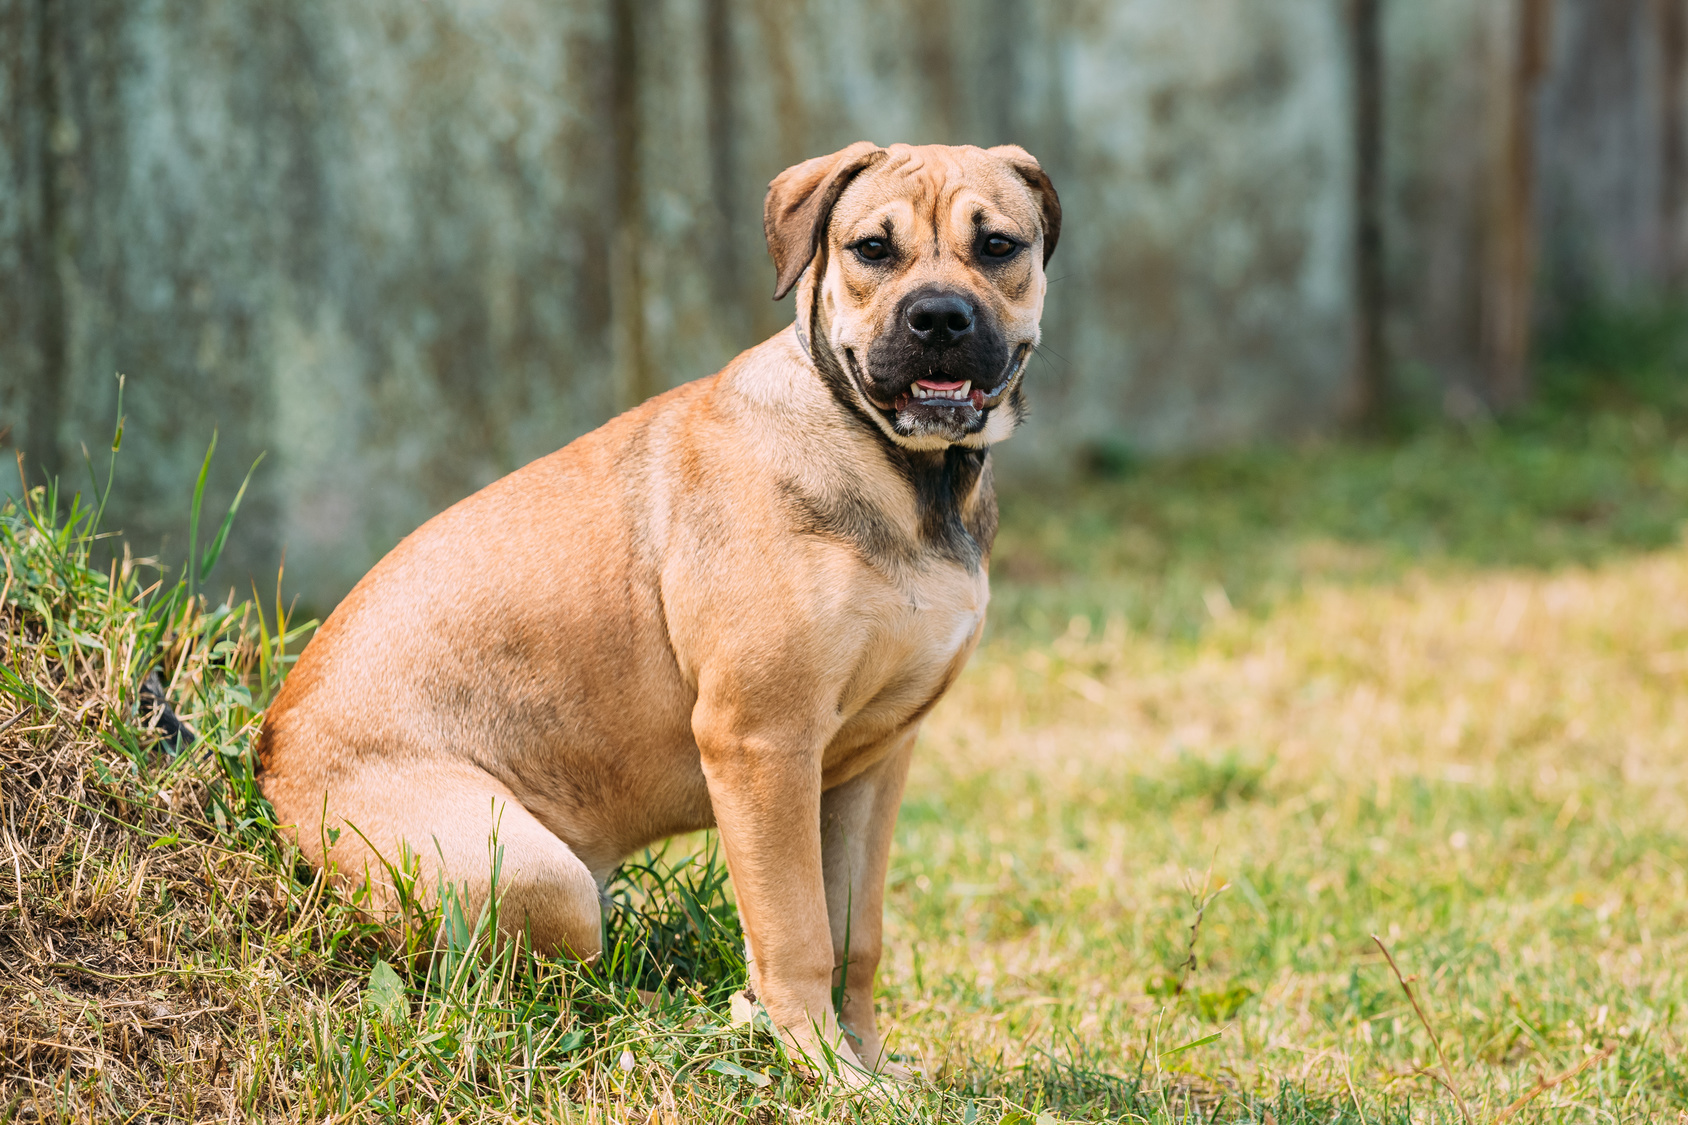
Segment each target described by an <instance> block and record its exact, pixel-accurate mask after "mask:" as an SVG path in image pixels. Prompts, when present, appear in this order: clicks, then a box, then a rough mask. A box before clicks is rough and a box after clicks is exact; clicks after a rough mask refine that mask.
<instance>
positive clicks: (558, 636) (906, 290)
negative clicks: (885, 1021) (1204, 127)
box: [259, 142, 1061, 1069]
mask: <svg viewBox="0 0 1688 1125" xmlns="http://www.w3.org/2000/svg"><path fill="white" fill-rule="evenodd" d="M1060 216H1061V212H1060V204H1059V203H1058V201H1057V199H1056V195H1055V190H1054V188H1053V187H1052V186H1051V185H1050V182H1049V179H1048V177H1047V176H1045V175H1044V173H1043V172H1042V170H1041V169H1040V168H1039V167H1038V165H1037V162H1036V161H1035V160H1033V159H1032V158H1031V157H1030V156H1029V155H1027V154H1026V153H1025V152H1024V151H1023V150H1021V149H1018V148H1014V147H1011V146H1006V147H1002V148H993V149H989V150H981V149H977V148H946V147H938V146H934V147H927V148H911V147H908V146H906V145H894V146H892V147H891V148H889V149H881V148H878V147H876V146H874V145H872V144H868V143H866V142H862V143H859V144H854V145H851V146H850V147H849V148H847V149H844V150H843V151H842V152H838V153H834V154H833V155H831V156H824V157H820V158H818V159H815V160H810V161H807V162H805V163H803V164H799V165H797V166H796V167H794V168H790V169H787V170H786V171H785V172H784V173H782V174H781V175H780V176H779V178H778V179H776V180H774V182H773V184H772V187H771V189H770V191H769V193H768V200H767V210H766V218H767V234H768V246H769V249H770V251H771V252H772V254H773V259H774V264H775V266H776V268H777V270H778V274H779V282H778V292H777V293H776V294H775V296H776V298H778V297H782V296H784V295H785V294H786V293H787V292H788V291H790V290H791V289H792V288H793V287H794V286H795V287H796V290H797V318H796V324H795V325H794V326H793V327H792V328H791V329H788V330H786V331H784V332H781V333H779V334H778V335H776V336H774V337H773V338H772V339H770V340H768V341H766V342H764V343H762V344H760V345H758V346H757V347H755V348H752V349H750V350H749V351H747V352H745V353H744V354H743V355H740V356H739V357H738V358H737V359H735V360H734V361H733V362H732V363H731V364H729V365H728V366H727V367H726V369H725V370H723V371H721V372H720V373H719V374H716V375H713V376H710V377H709V378H706V379H699V380H698V381H696V382H694V383H689V384H687V385H685V386H682V387H679V388H677V389H675V390H673V391H670V392H668V393H667V394H664V395H662V396H660V397H658V398H655V399H652V400H651V401H649V402H647V403H645V404H644V405H643V406H640V407H638V408H637V409H635V410H632V411H629V412H628V413H626V414H624V415H622V416H621V417H619V418H617V419H615V420H614V421H612V422H610V423H609V424H607V425H605V426H604V427H602V428H601V429H598V430H596V431H594V432H593V433H590V434H587V435H586V436H585V437H582V438H580V439H579V440H578V441H575V442H573V443H571V444H570V445H569V446H568V447H567V448H565V449H563V450H561V451H559V452H557V453H554V454H552V455H550V456H549V457H545V458H542V459H540V460H538V461H535V462H534V463H533V464H531V465H528V466H527V467H526V468H524V469H522V470H520V471H518V472H515V473H512V474H511V475H510V476H508V477H505V478H504V479H503V480H501V481H498V482H497V483H495V484H493V485H490V486H489V487H487V488H485V489H483V490H482V491H480V492H478V493H476V494H475V495H473V496H471V497H469V498H468V499H467V500H464V501H463V502H461V503H459V504H457V505H456V506H455V507H453V508H451V509H449V510H448V511H446V512H444V513H442V514H441V515H439V516H436V517H435V518H434V519H432V520H430V521H428V523H426V524H425V525H423V526H422V527H421V528H420V529H419V530H418V531H416V532H415V533H414V534H412V535H411V536H410V537H409V538H407V539H405V540H404V542H402V543H400V544H399V545H398V546H397V547H396V548H394V549H393V551H392V553H391V554H389V555H388V556H387V557H386V558H385V559H383V560H382V561H381V562H380V564H379V565H377V566H376V567H375V569H374V570H372V571H370V572H369V574H368V575H367V576H366V577H365V578H364V579H363V581H362V582H360V583H358V585H357V587H356V589H354V590H353V591H352V592H351V594H350V595H348V596H347V598H346V600H345V601H344V602H342V603H341V604H340V606H339V608H337V609H336V610H335V611H334V613H333V614H332V615H331V616H330V617H329V618H328V620H327V621H326V622H325V623H324V624H323V626H322V628H321V629H320V630H319V631H318V632H317V634H316V636H315V638H314V639H313V640H312V641H311V643H310V644H309V645H308V646H307V647H306V649H305V652H304V654H303V655H302V656H301V658H300V660H299V663H298V666H297V667H296V668H295V669H294V671H293V673H292V675H291V676H290V677H289V678H288V680H287V684H286V687H285V689H284V690H283V691H282V693H281V696H280V698H278V699H277V700H276V702H275V705H274V706H273V707H271V708H270V711H269V714H268V716H267V718H266V720H265V724H264V733H263V738H262V740H261V742H260V750H259V755H260V761H261V765H262V770H263V775H262V781H263V788H264V793H265V795H266V796H268V797H269V799H270V801H271V802H273V803H274V805H275V809H276V813H277V816H278V818H279V820H280V821H282V822H284V823H286V824H289V825H290V826H292V827H291V829H290V830H291V831H292V833H293V834H294V836H295V838H296V839H297V841H298V843H299V846H300V847H301V848H302V849H303V851H304V853H305V854H306V855H307V856H308V857H309V858H310V859H311V860H312V862H314V863H316V864H319V865H324V864H326V865H330V866H331V870H332V871H334V872H335V873H336V876H337V877H338V878H339V879H341V880H342V881H343V882H363V881H365V880H368V882H369V885H370V888H371V891H372V892H373V896H374V899H375V901H376V902H377V903H378V904H379V905H381V906H382V907H385V908H388V909H390V908H391V907H392V906H393V905H394V894H393V889H392V887H391V885H390V883H389V882H388V876H387V874H386V873H384V871H383V863H382V861H383V860H385V861H386V862H389V863H398V862H399V861H400V856H401V855H402V854H404V853H406V852H407V851H408V852H409V853H410V854H412V855H413V856H414V862H416V863H419V864H420V868H421V879H420V880H419V885H421V886H423V887H434V888H438V887H439V886H440V884H441V881H448V882H450V883H452V884H454V885H456V886H457V887H459V888H461V889H462V890H463V891H465V892H466V893H467V895H468V897H469V899H470V900H471V903H472V904H478V903H482V902H484V901H485V899H486V897H487V895H488V891H489V881H490V877H491V872H490V858H489V841H490V839H491V837H492V836H493V835H494V833H495V831H496V837H497V843H498V845H499V847H501V848H502V851H503V859H502V869H501V875H500V877H499V883H498V888H499V891H500V893H501V896H502V897H501V899H500V902H501V911H502V913H501V919H502V924H503V925H504V926H505V927H506V928H507V929H508V930H509V931H511V932H518V931H521V930H523V929H524V928H525V929H526V930H527V931H528V932H529V933H530V934H531V938H532V941H533V943H534V945H535V946H536V947H537V948H538V949H540V950H542V951H552V952H569V953H572V954H574V955H575V956H582V957H585V956H591V955H592V954H594V953H596V952H597V951H598V948H599V942H600V924H599V885H600V882H601V880H603V879H604V878H605V877H606V876H607V875H608V873H609V872H610V871H611V870H612V869H613V868H614V867H615V866H616V864H617V863H618V862H620V861H621V860H622V859H623V858H624V857H626V856H628V855H629V854H631V853H633V852H634V851H636V850H638V849H639V848H642V847H644V846H646V845H648V844H650V843H652V842H654V841H657V840H661V839H663V838H664V837H667V836H671V835H674V834H676V833H681V832H688V831H693V830H696V829H701V828H705V827H708V826H711V825H713V826H716V827H718V828H719V829H720V834H721V841H722V843H723V845H724V847H725V851H726V857H727V866H728V870H729V872H730V874H731V876H732V880H733V885H734V888H735V891H736V894H737V897H738V903H739V909H740V912H741V915H742V917H743V921H744V929H745V933H746V938H747V942H748V945H749V952H750V955H751V958H752V965H751V985H752V987H753V988H754V990H755V993H756V995H757V996H758V997H759V998H760V1000H761V1001H762V1003H763V1004H764V1005H765V1006H766V1008H767V1011H768V1013H769V1015H770V1016H771V1017H772V1019H773V1021H774V1023H775V1025H776V1026H778V1027H779V1028H780V1029H781V1031H782V1033H783V1034H784V1035H785V1036H786V1037H787V1039H788V1040H789V1041H790V1042H791V1043H792V1044H794V1045H795V1046H797V1047H799V1048H801V1049H803V1050H804V1051H805V1052H807V1053H809V1054H810V1056H811V1057H818V1056H819V1053H818V1052H817V1051H816V1050H815V1048H816V1047H817V1046H818V1040H819V1039H821V1038H824V1039H826V1040H828V1041H829V1042H830V1043H831V1044H832V1045H833V1046H834V1048H835V1049H836V1050H837V1051H838V1053H839V1057H841V1058H842V1059H843V1060H844V1061H846V1062H848V1063H851V1064H856V1063H862V1064H865V1065H866V1066H867V1067H868V1068H878V1069H888V1068H886V1066H885V1058H884V1047H883V1043H882V1040H881V1038H880V1032H879V1030H878V1028H877V1026H876V1024H875V1020H874V1006H873V977H874V971H875V969H876V967H877V965H878V962H879V955H880V927H881V921H880V918H881V902H882V898H883V894H884V881H885V870H886V864H887V860H888V855H889V851H890V847H891V835H892V827H893V824H894V822H895V820H896V815H897V806H898V803H899V801H900V800H901V797H902V790H903V779H904V777H905V775H906V771H907V768H908V760H909V751H910V748H911V747H912V746H913V744H914V739H915V733H916V729H917V728H918V726H919V724H920V720H921V718H922V717H923V716H924V715H925V714H926V713H927V712H928V711H929V710H930V709H931V708H932V705H933V704H934V703H936V702H937V700H938V698H939V697H940V696H942V695H943V693H944V691H945V690H946V689H947V688H948V687H949V686H950V684H951V682H953V681H954V679H955V677H956V675H957V674H958V673H959V672H960V671H961V668H962V666H963V664H965V662H966V660H967V658H968V656H969V654H971V652H972V651H973V647H974V645H975V644H976V643H977V641H978V638H979V633H980V630H981V628H982V627H983V623H984V616H985V602H986V600H987V597H988V587H987V583H986V562H987V557H988V554H989V551H990V546H991V541H992V538H993V536H994V534H995V530H996V499H995V494H994V492H993V490H992V485H991V470H990V459H989V453H988V447H989V445H990V443H991V442H994V441H998V440H1000V439H1002V438H1004V437H1007V436H1008V434H1009V432H1010V431H1012V430H1013V428H1014V427H1015V425H1016V423H1017V422H1018V421H1019V418H1020V415H1021V412H1022V408H1021V399H1020V381H1021V377H1022V375H1023V373H1024V371H1025V368H1026V363H1027V360H1028V358H1029V355H1030V352H1031V349H1032V348H1033V347H1034V346H1035V345H1036V344H1037V341H1038V319H1039V316H1040V315H1041V313H1042V309H1043V296H1044V289H1045V284H1046V282H1045V276H1044V272H1043V271H1044V263H1045V262H1046V261H1047V260H1048V257H1049V254H1050V252H1051V251H1053V250H1054V248H1055V240H1056V237H1057V235H1058V233H1059V231H1060V224H1061V217H1060ZM325 810H326V818H325V816H324V811H325ZM325 851H326V854H325ZM847 913H848V915H849V916H848V917H846V914H847ZM846 932H848V934H849V968H848V973H847V979H846V982H845V983H846V985H847V992H846V994H845V998H844V1002H843V1007H842V1012H841V1016H842V1028H841V1026H840V1022H839V1015H840V1014H838V1013H834V1011H833V1007H832V999H831V988H832V986H833V984H834V981H835V977H836V976H837V974H838V973H839V972H840V970H841V969H842V967H843V962H844V959H845V935H846Z"/></svg>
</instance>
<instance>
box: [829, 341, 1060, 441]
mask: <svg viewBox="0 0 1688 1125" xmlns="http://www.w3.org/2000/svg"><path fill="white" fill-rule="evenodd" d="M1030 354H1031V345H1030V344H1029V343H1025V344H1021V345H1020V346H1019V347H1017V348H1015V349H1014V353H1013V354H1012V355H1011V356H1010V357H1009V359H1008V363H1007V365H1006V366H1005V367H1004V369H1003V371H1002V373H1001V376H1000V378H999V379H998V380H997V381H996V386H995V387H994V388H992V389H990V390H986V389H984V388H982V387H976V386H974V385H973V381H972V380H971V379H950V378H946V377H945V373H943V372H935V373H934V374H932V375H929V376H927V377H926V378H923V379H916V380H915V381H914V382H912V383H910V384H909V385H908V386H907V387H906V388H905V389H904V390H903V391H902V392H901V393H900V394H898V395H897V396H896V397H895V398H893V399H892V400H891V401H890V402H885V401H883V400H881V399H879V398H877V397H875V396H874V394H873V392H872V391H870V390H869V389H868V382H867V377H866V375H865V374H864V373H863V372H862V369H861V364H860V363H859V362H858V361H857V359H856V353H855V351H854V349H852V348H845V349H844V359H845V362H846V364H847V365H848V366H849V368H850V377H851V378H852V379H854V380H855V381H856V386H857V388H858V389H860V391H861V392H862V397H863V398H865V399H867V401H868V402H869V403H870V404H871V405H872V406H873V407H874V408H875V409H877V410H878V411H879V412H880V413H881V414H883V415H884V416H885V420H886V421H887V422H890V423H891V424H892V425H893V426H894V427H896V428H898V429H903V428H905V427H903V426H898V425H897V424H898V422H899V420H902V419H906V420H907V421H908V422H910V423H919V422H934V421H946V422H948V423H949V424H950V425H952V426H954V427H955V428H957V429H959V430H960V431H961V432H962V433H973V432H976V431H977V430H979V429H980V428H982V427H983V426H984V419H985V416H986V415H987V414H988V413H990V411H991V410H992V409H994V408H995V407H996V406H998V405H1000V404H1001V402H1002V400H1003V399H1005V398H1007V397H1008V393H1009V391H1011V390H1013V389H1014V384H1015V383H1016V382H1017V381H1018V380H1019V378H1020V374H1021V373H1022V372H1023V371H1024V370H1025V366H1026V358H1027V357H1028V356H1029V355H1030Z"/></svg>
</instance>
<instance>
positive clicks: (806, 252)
mask: <svg viewBox="0 0 1688 1125" xmlns="http://www.w3.org/2000/svg"><path fill="white" fill-rule="evenodd" d="M884 155H885V150H884V149H882V148H880V147H879V146H878V145H876V144H874V143H873V142H872V141H857V142H856V143H855V144H853V145H851V146H850V147H849V148H846V149H841V150H839V151H838V152H835V153H833V154H832V155H831V156H817V157H815V158H814V159H813V160H805V161H804V162H803V163H801V164H793V165H792V166H791V167H790V168H787V169H786V170H785V171H783V172H781V173H780V174H779V175H777V176H775V177H774V182H773V183H771V184H769V185H768V200H767V202H766V203H765V204H764V205H763V207H762V228H763V230H764V231H765V232H766V233H767V236H768V253H769V254H770V255H772V256H773V259H774V273H775V274H777V275H778V280H776V281H775V283H774V300H776V301H777V300H779V299H780V298H781V297H783V296H785V295H786V294H787V293H789V292H791V287H792V286H793V285H796V284H797V279H798V278H799V277H802V276H803V270H804V269H805V268H806V267H807V266H808V264H809V262H810V261H811V260H812V259H813V258H814V256H815V251H816V250H818V249H819V248H820V244H821V239H822V238H823V237H825V235H826V221H827V219H828V218H830V217H831V215H832V205H833V204H834V203H837V202H838V197H839V196H840V195H842V194H844V189H845V188H846V187H848V186H849V184H850V181H851V180H852V179H854V178H855V177H856V174H857V173H858V172H861V171H862V170H863V169H865V168H868V167H870V166H871V165H874V164H877V163H878V162H879V161H880V160H881V159H882V158H883V157H884Z"/></svg>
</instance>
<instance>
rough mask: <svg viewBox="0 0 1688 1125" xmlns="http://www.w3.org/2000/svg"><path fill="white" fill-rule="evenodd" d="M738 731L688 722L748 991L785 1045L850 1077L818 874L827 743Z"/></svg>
mask: <svg viewBox="0 0 1688 1125" xmlns="http://www.w3.org/2000/svg"><path fill="white" fill-rule="evenodd" d="M738 727H739V724H737V723H735V722H733V721H732V716H730V715H726V714H721V713H719V712H715V713H711V711H710V710H707V709H706V708H705V707H704V706H702V705H701V704H700V706H699V708H698V714H697V715H696V716H694V720H693V733H694V735H695V736H696V738H697V743H698V750H699V752H700V755H701V758H702V763H703V775H704V778H705V780H706V781H707V782H708V784H709V799H710V803H711V804H712V805H713V806H714V811H715V823H716V825H717V827H719V829H720V831H721V843H722V845H723V847H724V848H725V850H726V853H727V871H728V873H729V874H730V875H731V876H732V880H733V889H734V891H735V892H736V893H737V896H738V905H739V916H740V918H741V919H742V920H743V922H744V930H745V937H746V940H747V941H748V943H749V946H750V950H751V954H752V956H753V958H754V962H753V965H752V970H751V971H752V981H751V984H752V987H753V988H754V989H755V991H756V994H757V998H758V999H759V1000H761V1002H762V1005H763V1006H764V1007H765V1008H767V1010H768V1015H769V1017H771V1018H772V1019H773V1021H774V1025H775V1026H776V1027H777V1028H779V1030H780V1033H781V1034H782V1035H783V1036H784V1037H785V1038H786V1040H787V1042H788V1043H789V1044H790V1045H792V1046H793V1047H795V1048H797V1050H798V1051H799V1052H800V1053H801V1054H803V1055H805V1056H807V1057H808V1058H809V1059H810V1060H811V1061H812V1062H813V1063H814V1064H815V1065H817V1066H824V1065H826V1062H827V1057H828V1054H829V1052H830V1053H832V1054H834V1055H835V1056H836V1057H837V1058H838V1059H839V1060H840V1061H841V1062H842V1063H843V1064H844V1065H843V1066H841V1067H839V1068H838V1070H839V1072H840V1073H841V1074H842V1075H843V1076H844V1077H846V1078H849V1077H851V1072H852V1071H859V1069H860V1062H859V1060H858V1059H857V1057H856V1053H855V1051H854V1050H853V1049H852V1048H851V1047H850V1045H849V1044H848V1043H847V1042H845V1040H844V1037H843V1035H842V1033H841V1032H840V1030H839V1027H838V1019H837V1017H836V1016H835V1015H834V1014H833V1010H832V996H831V989H830V985H831V982H832V938H831V935H830V932H829V930H828V926H827V912H826V891H825V886H824V884H823V881H822V874H821V833H820V819H821V818H820V804H821V765H820V759H821V750H822V746H823V745H824V743H820V744H817V743H816V740H815V738H814V737H813V736H812V735H811V736H804V735H802V734H797V733H791V732H785V733H780V734H766V735H765V734H759V733H758V734H749V733H741V731H740V729H737V728H738ZM823 1044H824V1046H823Z"/></svg>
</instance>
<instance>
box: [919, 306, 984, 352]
mask: <svg viewBox="0 0 1688 1125" xmlns="http://www.w3.org/2000/svg"><path fill="white" fill-rule="evenodd" d="M907 317H908V330H909V331H910V332H912V333H914V338H915V339H917V340H919V341H920V342H921V343H923V344H936V345H938V346H940V347H941V346H943V345H945V344H953V343H955V342H956V341H957V340H959V339H961V338H962V337H963V336H966V335H967V334H968V333H970V332H972V331H973V306H972V305H970V304H968V303H967V302H966V301H964V300H962V299H961V298H960V297H956V296H945V297H923V298H921V299H920V300H918V301H916V302H914V304H912V305H910V306H909V307H908V313H907Z"/></svg>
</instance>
